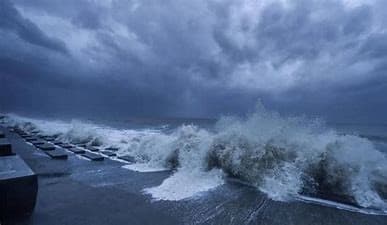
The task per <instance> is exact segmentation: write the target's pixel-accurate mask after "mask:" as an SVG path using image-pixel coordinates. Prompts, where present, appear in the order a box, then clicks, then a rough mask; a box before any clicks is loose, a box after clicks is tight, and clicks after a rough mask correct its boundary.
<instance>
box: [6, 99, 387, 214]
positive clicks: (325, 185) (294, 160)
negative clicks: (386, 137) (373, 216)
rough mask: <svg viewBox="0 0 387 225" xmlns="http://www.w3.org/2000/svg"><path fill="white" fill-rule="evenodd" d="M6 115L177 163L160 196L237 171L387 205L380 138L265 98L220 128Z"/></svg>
mask: <svg viewBox="0 0 387 225" xmlns="http://www.w3.org/2000/svg"><path fill="white" fill-rule="evenodd" d="M3 120H4V121H5V122H7V123H8V124H9V125H11V126H17V127H19V128H22V129H25V130H39V131H40V132H41V133H43V134H46V135H56V136H57V138H58V139H60V140H62V141H67V142H73V143H75V142H83V143H88V144H90V145H95V146H101V147H111V146H114V147H117V148H119V150H118V155H130V156H132V157H134V159H135V163H133V164H130V165H127V166H125V168H129V169H133V170H137V171H154V170H161V169H170V170H172V171H173V174H172V175H171V176H170V177H169V178H167V179H166V180H164V182H163V183H162V184H161V185H160V186H157V187H152V188H148V189H146V190H144V193H147V194H151V195H152V197H153V198H155V199H159V200H181V199H185V198H189V197H192V196H194V195H196V194H198V193H200V192H203V191H207V190H210V189H213V188H216V187H217V186H219V185H222V184H223V183H224V182H225V181H226V180H227V178H229V177H232V178H236V179H238V180H240V181H243V182H245V183H247V184H249V185H251V186H254V187H256V188H257V189H258V190H260V191H262V192H264V193H266V194H267V196H268V197H269V198H271V199H273V200H277V201H292V200H295V199H297V198H298V197H299V196H313V197H317V198H322V199H328V200H333V201H338V202H344V203H349V204H353V205H357V206H360V207H364V208H372V209H378V210H381V211H387V201H386V199H387V157H386V154H385V153H383V152H382V151H381V150H380V148H379V147H378V146H379V145H378V144H375V142H372V141H371V140H369V139H367V138H364V137H361V136H360V135H357V134H344V133H343V132H341V131H340V132H339V131H337V130H335V129H332V128H329V127H328V126H327V125H326V124H325V123H324V122H323V121H321V120H319V119H311V118H305V117H284V116H281V115H280V114H278V113H276V112H272V111H269V110H267V109H265V108H264V107H263V106H262V105H261V104H258V105H257V107H256V110H255V112H254V113H251V114H250V115H248V116H246V117H244V118H237V117H223V118H221V119H219V121H217V122H216V123H215V124H214V126H213V127H209V126H208V124H207V125H206V126H200V125H195V124H184V125H180V126H169V125H168V123H166V124H164V126H160V125H157V126H153V127H146V128H138V127H137V128H133V129H130V128H122V127H121V128H116V127H112V126H106V125H102V124H98V123H91V122H83V121H79V120H73V121H69V122H66V121H60V120H57V121H54V120H41V119H39V120H37V119H32V118H26V117H20V116H17V115H13V114H8V115H7V116H6V117H5V118H4V119H3ZM379 144H380V143H379Z"/></svg>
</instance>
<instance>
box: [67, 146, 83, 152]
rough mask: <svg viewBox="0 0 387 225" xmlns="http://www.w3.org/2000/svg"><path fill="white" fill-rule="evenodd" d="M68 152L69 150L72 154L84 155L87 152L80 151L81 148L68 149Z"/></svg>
mask: <svg viewBox="0 0 387 225" xmlns="http://www.w3.org/2000/svg"><path fill="white" fill-rule="evenodd" d="M67 150H69V151H70V152H73V153H75V154H84V153H85V150H83V149H80V148H76V147H74V148H68V149H67Z"/></svg>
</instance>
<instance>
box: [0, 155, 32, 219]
mask: <svg viewBox="0 0 387 225" xmlns="http://www.w3.org/2000/svg"><path fill="white" fill-rule="evenodd" d="M37 192H38V179H37V176H36V174H35V173H34V172H33V171H32V170H31V169H30V168H29V166H28V165H27V164H26V163H25V162H24V161H23V160H22V159H21V158H20V157H19V156H16V155H14V156H5V157H0V220H2V219H4V218H10V217H16V218H17V217H19V216H22V215H27V214H30V213H32V211H33V209H34V207H35V203H36V195H37Z"/></svg>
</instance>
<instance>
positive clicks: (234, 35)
mask: <svg viewBox="0 0 387 225" xmlns="http://www.w3.org/2000/svg"><path fill="white" fill-rule="evenodd" d="M385 12H387V2H386V1H385V0H320V1H317V0H191V1H187V0H66V1H63V0H33V1H31V0H1V1H0V82H1V83H0V106H1V109H0V110H1V111H10V112H18V113H25V114H26V113H27V114H29V113H31V114H32V113H34V114H41V115H45V114H47V115H65V114H68V115H71V116H80V115H81V116H85V115H101V116H123V117H125V116H184V117H214V116H218V115H222V114H243V113H246V112H248V111H249V110H252V109H253V108H254V104H255V102H257V100H258V99H261V101H262V102H263V103H264V104H265V105H266V106H267V107H268V108H271V109H274V110H277V111H280V112H281V113H291V114H306V115H318V116H321V117H323V118H326V119H327V120H330V121H376V122H387V14H386V13H385Z"/></svg>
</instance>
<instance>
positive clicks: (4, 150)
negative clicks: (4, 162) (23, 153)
mask: <svg viewBox="0 0 387 225" xmlns="http://www.w3.org/2000/svg"><path fill="white" fill-rule="evenodd" d="M8 155H13V153H12V146H11V143H9V141H8V139H7V138H0V156H8ZM0 173H1V171H0Z"/></svg>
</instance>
